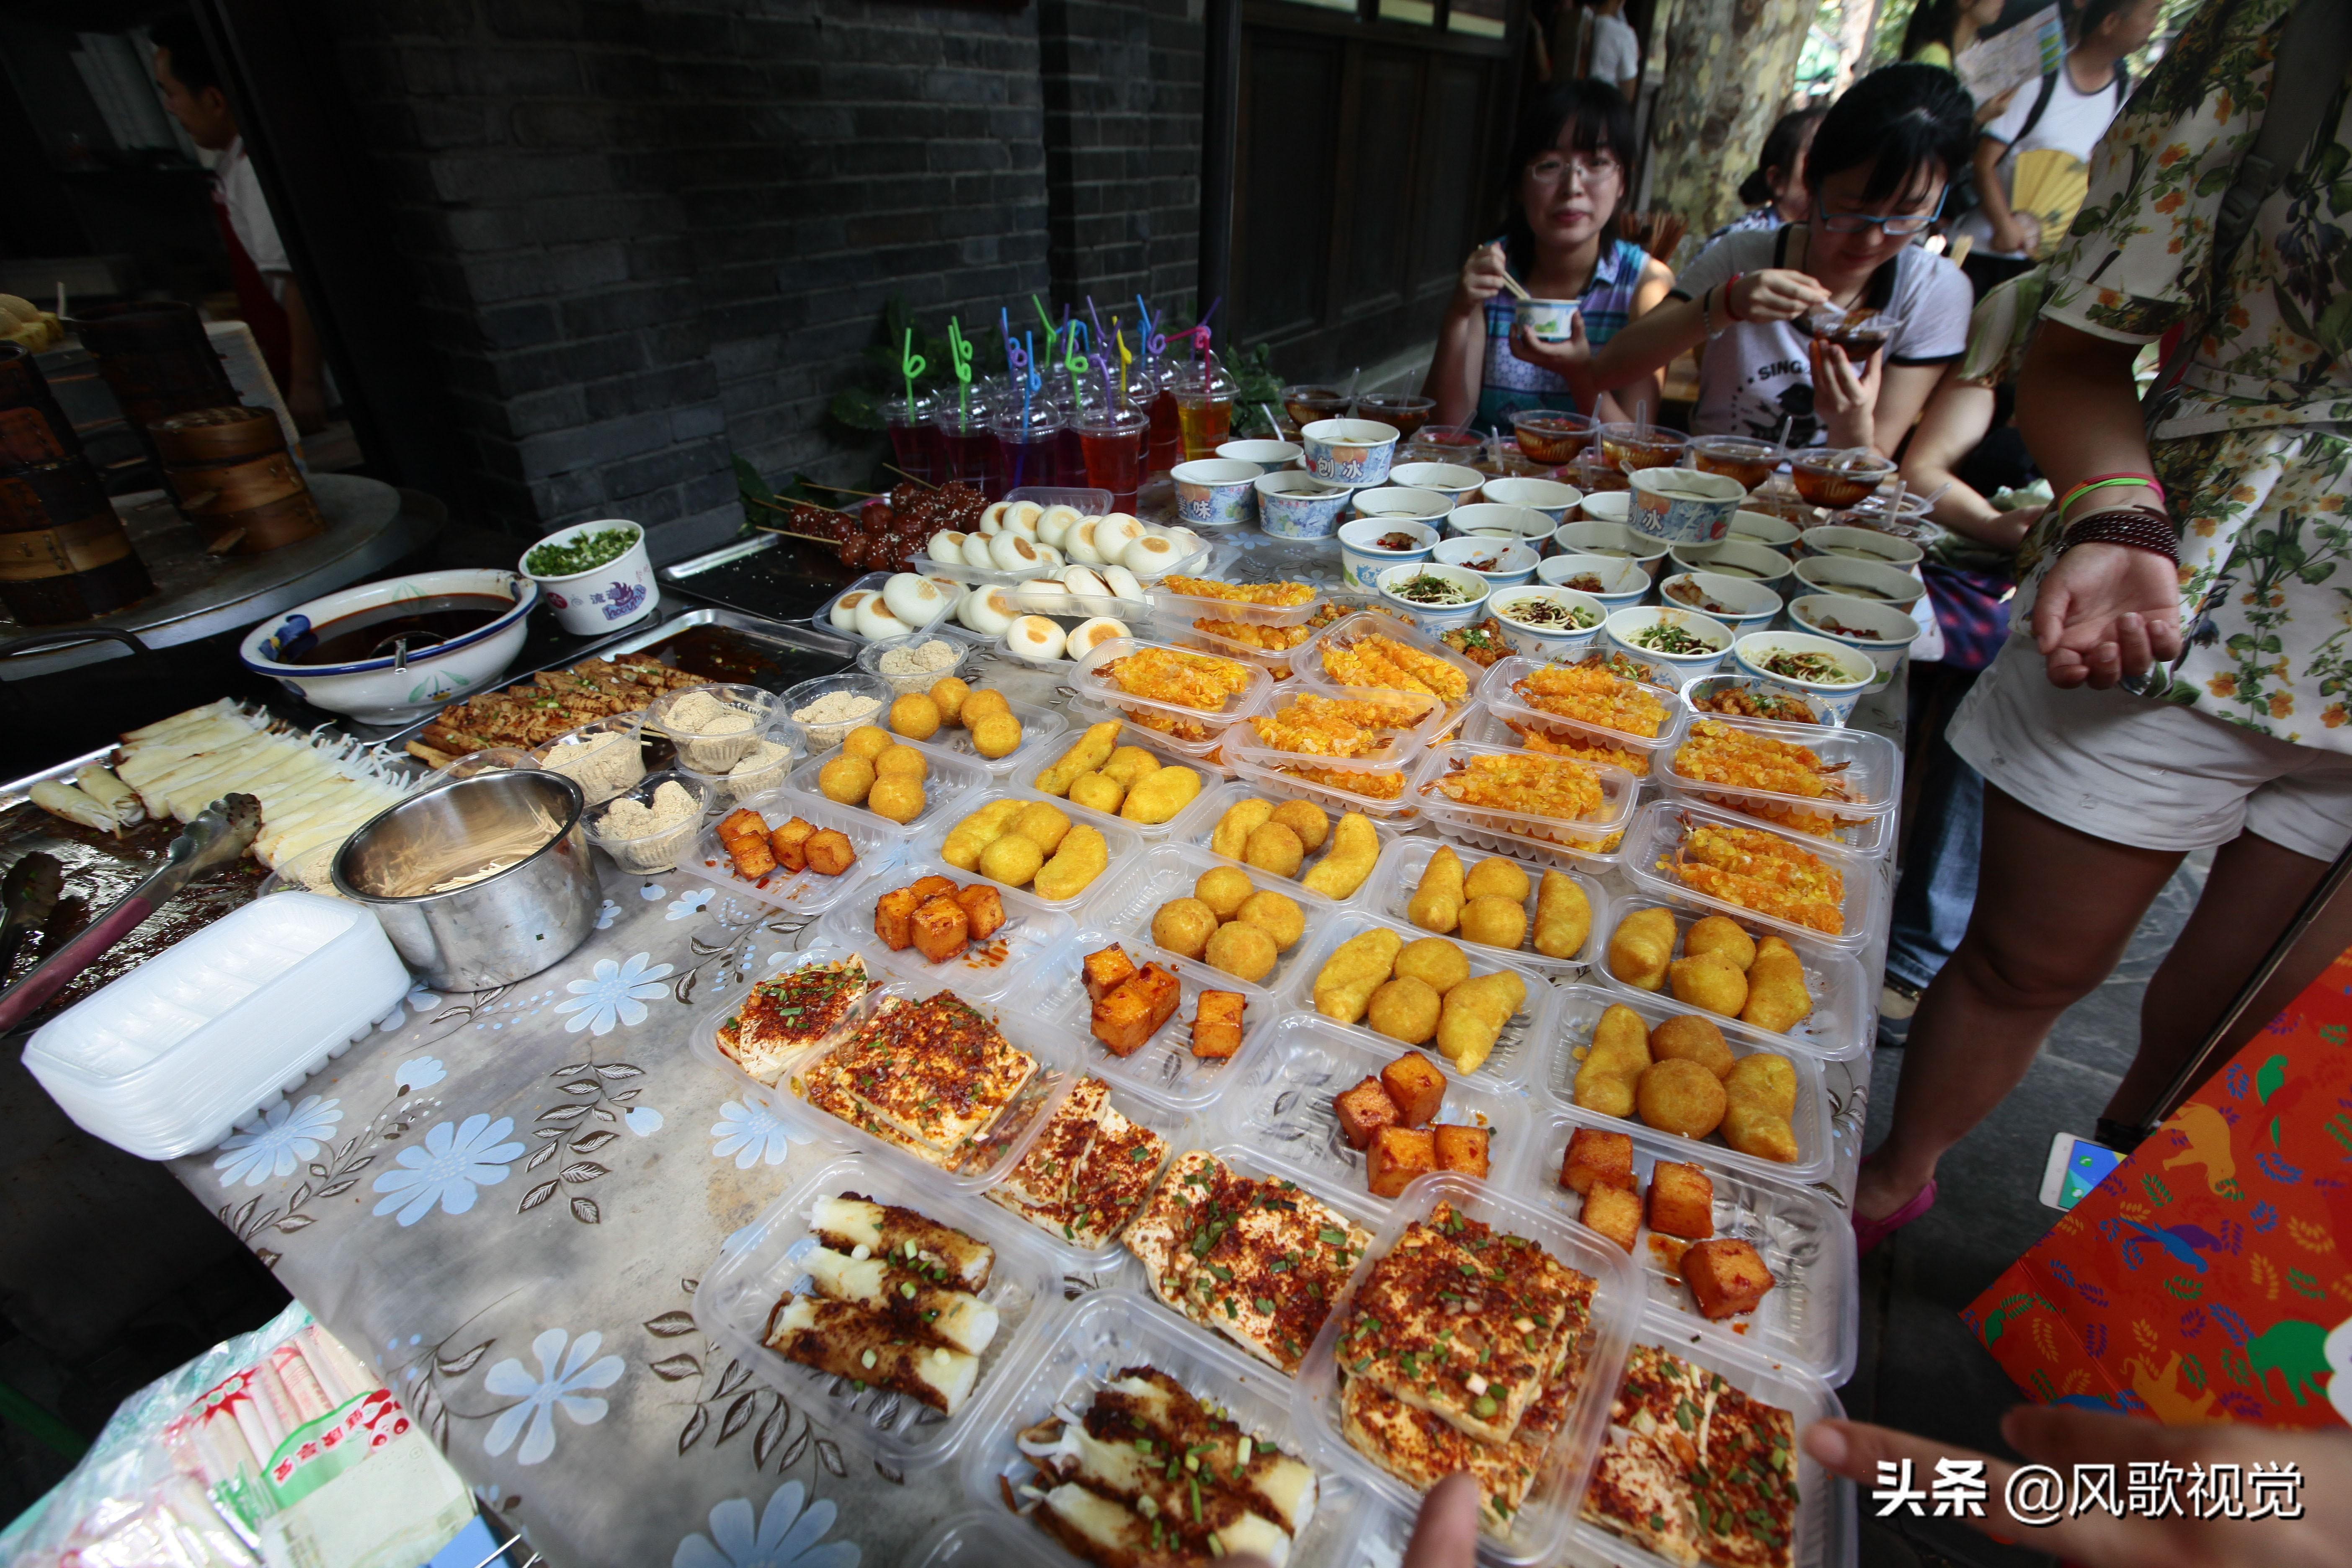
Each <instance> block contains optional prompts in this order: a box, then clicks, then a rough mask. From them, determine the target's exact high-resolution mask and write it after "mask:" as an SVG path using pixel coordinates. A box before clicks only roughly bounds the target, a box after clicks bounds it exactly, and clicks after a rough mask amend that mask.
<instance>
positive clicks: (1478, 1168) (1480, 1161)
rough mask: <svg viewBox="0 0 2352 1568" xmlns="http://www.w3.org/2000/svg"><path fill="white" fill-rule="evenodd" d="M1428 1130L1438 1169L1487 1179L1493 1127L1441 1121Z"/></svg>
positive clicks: (1482, 1179)
mask: <svg viewBox="0 0 2352 1568" xmlns="http://www.w3.org/2000/svg"><path fill="white" fill-rule="evenodd" d="M1429 1131H1430V1135H1431V1142H1433V1144H1434V1145H1435V1148H1436V1152H1437V1168H1438V1169H1439V1170H1441V1171H1454V1172H1457V1173H1460V1174H1462V1175H1465V1176H1476V1177H1477V1178H1479V1179H1480V1180H1481V1181H1484V1180H1485V1179H1486V1152H1487V1145H1488V1143H1489V1142H1490V1141H1491V1140H1492V1139H1493V1137H1494V1133H1493V1132H1492V1131H1491V1130H1489V1129H1487V1128H1484V1127H1461V1126H1456V1125H1454V1123H1452V1122H1444V1121H1441V1122H1439V1123H1438V1124H1437V1125H1436V1126H1434V1127H1433V1128H1431V1129H1430V1130H1429Z"/></svg>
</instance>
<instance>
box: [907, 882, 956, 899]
mask: <svg viewBox="0 0 2352 1568" xmlns="http://www.w3.org/2000/svg"><path fill="white" fill-rule="evenodd" d="M956 886H957V884H955V883H953V882H950V881H949V880H948V879H946V878H945V877H939V876H932V877H925V878H924V879H922V880H920V881H919V882H915V883H912V884H910V885H909V886H908V889H907V890H908V892H910V893H912V894H914V895H915V901H916V902H917V903H922V902H925V901H926V900H931V899H937V898H943V897H944V898H953V897H954V896H955V890H956Z"/></svg>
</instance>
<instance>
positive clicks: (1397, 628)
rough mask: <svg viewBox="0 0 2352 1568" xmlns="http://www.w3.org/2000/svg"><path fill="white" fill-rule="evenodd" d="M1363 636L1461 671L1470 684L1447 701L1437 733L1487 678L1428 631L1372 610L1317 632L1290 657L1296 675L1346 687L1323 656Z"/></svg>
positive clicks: (1451, 721) (1455, 717)
mask: <svg viewBox="0 0 2352 1568" xmlns="http://www.w3.org/2000/svg"><path fill="white" fill-rule="evenodd" d="M1360 637H1388V638H1390V639H1391V640H1392V641H1395V642H1400V643H1402V644H1404V645H1405V646H1406V647H1411V648H1415V649H1418V650H1419V651H1420V652H1423V653H1425V654H1428V655H1430V656H1431V657H1432V658H1441V659H1444V661H1445V662H1446V663H1448V664H1450V665H1452V666H1453V667H1454V668H1456V669H1458V670H1460V671H1461V672H1462V675H1463V679H1465V680H1466V681H1468V682H1469V687H1468V689H1466V690H1465V691H1464V693H1463V694H1462V697H1461V700H1459V701H1454V702H1449V703H1448V704H1447V705H1446V707H1447V712H1446V716H1445V719H1444V721H1443V722H1442V723H1441V724H1440V725H1439V727H1438V729H1437V731H1436V732H1437V733H1439V734H1444V732H1445V731H1446V729H1447V728H1448V727H1449V726H1451V725H1452V724H1454V723H1455V722H1457V721H1459V720H1460V718H1461V716H1462V713H1463V711H1464V710H1465V709H1467V708H1468V707H1469V705H1470V703H1471V701H1472V700H1473V699H1475V697H1476V696H1477V695H1478V682H1479V680H1480V679H1481V678H1483V677H1484V676H1485V675H1486V671H1485V670H1483V669H1481V668H1478V666H1477V665H1476V664H1475V663H1473V662H1472V661H1471V660H1469V659H1466V658H1463V657H1462V656H1461V655H1460V654H1458V653H1456V652H1454V650H1453V649H1452V648H1450V647H1446V646H1445V645H1444V643H1442V642H1439V641H1438V640H1437V639H1436V638H1435V637H1431V636H1430V635H1429V634H1428V633H1427V632H1424V631H1422V630H1421V629H1419V628H1418V627H1415V626H1407V625H1406V624H1405V623H1404V622H1402V621H1401V620H1399V619H1397V618H1396V617H1395V616H1385V615H1381V613H1379V612H1378V611H1375V610H1360V611H1359V612H1357V613H1356V614H1354V615H1352V616H1342V617H1341V618H1340V619H1339V620H1336V621H1333V622H1332V623H1331V624H1330V625H1329V626H1325V627H1324V628H1323V629H1322V630H1321V631H1318V632H1317V633H1316V634H1315V635H1314V636H1313V637H1309V638H1308V639H1307V641H1306V642H1304V643H1302V644H1301V645H1299V647H1298V651H1297V653H1296V654H1295V655H1294V656H1293V668H1295V669H1296V671H1297V673H1298V674H1300V675H1303V676H1307V677H1308V678H1310V679H1315V680H1319V681H1321V682H1323V683H1324V684H1325V685H1327V686H1346V685H1348V684H1349V681H1347V680H1346V679H1344V678H1342V677H1340V676H1339V675H1336V674H1334V673H1332V672H1331V671H1330V670H1328V669H1326V668H1324V665H1323V655H1324V653H1325V651H1326V650H1327V649H1329V648H1332V647H1347V646H1349V645H1351V644H1353V643H1354V642H1355V641H1356V640H1357V639H1358V638H1360Z"/></svg>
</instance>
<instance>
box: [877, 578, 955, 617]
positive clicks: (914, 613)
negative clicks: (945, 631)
mask: <svg viewBox="0 0 2352 1568" xmlns="http://www.w3.org/2000/svg"><path fill="white" fill-rule="evenodd" d="M882 603H883V604H884V605H887V607H888V608H889V611H890V613H891V614H892V615H894V616H898V618H899V619H900V620H902V621H904V622H906V623H907V625H908V626H909V627H911V628H913V629H914V630H917V631H920V630H921V629H922V628H923V627H925V626H929V625H930V624H931V623H932V622H933V621H936V620H938V619H939V618H940V616H943V615H945V614H947V613H948V609H949V607H950V605H953V604H954V603H955V601H954V599H952V598H951V597H950V596H949V595H946V594H944V593H942V592H940V585H939V584H937V583H934V582H932V581H931V580H930V579H929V577H918V576H916V575H915V574H913V573H912V572H900V573H898V574H896V575H894V576H893V577H892V578H891V579H890V580H889V581H888V582H887V583H885V584H882Z"/></svg>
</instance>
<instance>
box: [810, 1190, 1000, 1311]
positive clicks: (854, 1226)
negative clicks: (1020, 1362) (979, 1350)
mask: <svg viewBox="0 0 2352 1568" xmlns="http://www.w3.org/2000/svg"><path fill="white" fill-rule="evenodd" d="M809 1229H810V1230H812V1231H814V1232H815V1233H816V1238H817V1239H818V1240H819V1241H821V1242H823V1243H824V1245H825V1246H827V1247H832V1248H833V1249H834V1250H835V1252H853V1253H854V1252H855V1251H856V1249H857V1248H859V1247H864V1248H866V1251H867V1253H869V1254H872V1253H877V1252H878V1253H887V1254H888V1255H889V1256H890V1257H892V1258H905V1259H907V1260H908V1265H909V1266H910V1267H912V1268H918V1269H919V1270H921V1271H923V1272H926V1273H936V1275H937V1276H938V1277H939V1279H940V1282H941V1283H943V1284H949V1285H952V1286H954V1287H956V1288H957V1289H961V1290H970V1291H973V1292H975V1293H976V1292H979V1291H982V1290H985V1289H988V1276H989V1273H990V1271H991V1270H992V1269H993V1268H995V1266H996V1249H995V1248H994V1247H991V1246H989V1245H988V1243H986V1242H984V1241H981V1240H977V1239H975V1238H974V1237H969V1236H966V1235H965V1234H964V1233H963V1232H961V1231H960V1230H958V1229H956V1228H955V1227H954V1226H945V1225H941V1224H940V1222H939V1221H937V1220H935V1219H932V1218H931V1217H930V1216H929V1215H921V1214H918V1213H916V1212H915V1211H914V1210H913V1209H909V1208H900V1207H899V1206H898V1205H896V1204H882V1203H876V1202H875V1201H874V1200H873V1199H872V1198H869V1197H866V1196H865V1195H863V1194H858V1193H843V1194H841V1195H840V1196H838V1197H831V1198H819V1199H818V1200H817V1201H816V1207H815V1210H814V1212H813V1213H812V1214H811V1215H810V1216H809Z"/></svg>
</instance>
